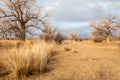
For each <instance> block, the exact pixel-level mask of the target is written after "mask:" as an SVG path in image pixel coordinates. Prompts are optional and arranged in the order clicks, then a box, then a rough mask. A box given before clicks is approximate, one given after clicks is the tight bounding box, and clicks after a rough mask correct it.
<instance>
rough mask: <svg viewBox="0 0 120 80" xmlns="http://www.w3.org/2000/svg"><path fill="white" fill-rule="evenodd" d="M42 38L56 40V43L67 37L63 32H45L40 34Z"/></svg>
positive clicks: (49, 40)
mask: <svg viewBox="0 0 120 80" xmlns="http://www.w3.org/2000/svg"><path fill="white" fill-rule="evenodd" d="M40 38H41V39H42V40H45V41H46V42H51V41H54V42H56V43H59V44H61V43H62V41H63V40H64V39H65V37H64V36H63V34H62V33H61V32H56V33H44V34H42V35H41V36H40Z"/></svg>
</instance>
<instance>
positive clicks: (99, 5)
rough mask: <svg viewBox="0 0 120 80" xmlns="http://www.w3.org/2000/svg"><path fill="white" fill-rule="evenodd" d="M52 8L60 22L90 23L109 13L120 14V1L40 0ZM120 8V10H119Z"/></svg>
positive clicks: (54, 17)
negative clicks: (89, 21)
mask: <svg viewBox="0 0 120 80" xmlns="http://www.w3.org/2000/svg"><path fill="white" fill-rule="evenodd" d="M40 1H41V3H43V4H44V5H45V6H46V7H48V8H49V7H51V8H50V9H52V11H53V19H54V20H58V21H71V22H72V21H88V20H91V19H94V18H99V17H101V16H103V15H105V14H107V13H120V11H119V10H118V8H119V7H120V0H40ZM117 7H118V8H117Z"/></svg>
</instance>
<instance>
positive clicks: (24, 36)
mask: <svg viewBox="0 0 120 80" xmlns="http://www.w3.org/2000/svg"><path fill="white" fill-rule="evenodd" d="M21 28H22V29H21V34H20V39H21V41H25V38H26V32H25V26H23V27H21Z"/></svg>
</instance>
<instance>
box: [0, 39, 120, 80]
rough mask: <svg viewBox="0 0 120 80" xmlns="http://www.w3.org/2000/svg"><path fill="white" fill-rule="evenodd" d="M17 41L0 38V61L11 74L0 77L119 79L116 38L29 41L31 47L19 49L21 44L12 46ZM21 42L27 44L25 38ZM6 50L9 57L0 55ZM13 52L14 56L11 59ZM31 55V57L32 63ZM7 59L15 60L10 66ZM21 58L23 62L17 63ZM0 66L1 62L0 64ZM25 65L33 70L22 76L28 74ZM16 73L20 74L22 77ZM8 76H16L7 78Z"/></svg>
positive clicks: (4, 79)
mask: <svg viewBox="0 0 120 80" xmlns="http://www.w3.org/2000/svg"><path fill="white" fill-rule="evenodd" d="M17 42H18V41H12V43H11V41H7V42H5V41H0V57H1V58H0V59H1V60H2V61H1V60H0V62H1V63H4V65H6V66H8V65H9V67H7V68H8V69H9V70H10V71H12V74H9V75H6V74H4V75H0V79H1V80H120V42H119V41H114V42H111V43H105V42H103V43H94V42H92V41H83V42H79V41H72V40H67V41H64V42H63V43H62V44H61V45H58V44H54V43H45V42H39V43H42V44H41V45H38V44H39V43H37V44H34V46H33V44H32V50H31V48H29V49H28V48H27V49H26V48H24V49H23V48H22V49H23V50H21V48H20V50H19V48H17V49H15V48H14V46H15V45H16V44H17ZM25 45H28V46H29V41H28V42H27V44H25ZM25 45H24V46H25ZM35 45H37V46H35ZM45 45H46V46H45ZM8 48H9V49H8ZM36 48H37V49H36ZM9 50H10V51H9ZM12 50H13V52H12ZM16 50H17V52H16ZM21 51H22V52H21ZM26 51H27V52H26ZM31 52H34V53H35V54H32V53H31ZM13 53H14V54H13ZM16 53H19V54H16ZM22 53H23V54H22ZM43 53H44V54H43ZM49 53H51V55H49V57H48V54H49ZM8 54H9V56H10V57H9V56H8V57H9V58H5V59H4V56H5V55H8ZM31 54H32V56H33V55H34V56H35V55H36V57H31ZM41 54H42V56H43V55H45V54H47V57H46V56H43V57H44V58H41V56H40V55H41ZM18 55H19V56H18ZM28 55H29V56H28ZM16 56H17V58H16V59H14V57H16ZM20 56H21V57H20ZM26 56H27V57H26ZM26 58H27V59H26ZM31 58H33V59H32V63H31ZM9 59H10V60H11V59H12V60H13V61H12V62H14V63H15V64H12V66H11V65H10V63H11V62H10V61H9ZM16 60H17V61H16ZM23 60H24V62H25V63H22V64H20V63H21V62H22V61H23ZM46 60H47V62H46ZM8 62H9V63H8ZM5 63H6V64H5ZM27 64H29V65H34V66H32V67H31V66H30V67H29V65H28V66H26V65H27ZM40 64H41V65H40ZM13 65H14V66H13ZM36 65H37V66H36ZM0 66H2V65H1V64H0ZM21 66H23V67H24V68H23V67H22V69H23V71H22V72H20V73H21V74H20V73H19V74H16V73H18V72H17V71H18V69H20V68H21ZM41 66H42V68H43V67H44V66H45V69H42V68H40V67H41ZM0 68H1V67H0ZM31 68H32V69H31ZM11 69H12V70H11ZM26 69H27V70H26ZM29 69H30V70H32V71H31V72H33V73H34V74H32V75H29V76H26V74H29V72H28V71H29ZM34 69H37V70H34ZM0 70H2V69H0ZM20 70H21V69H20ZM41 70H44V71H42V72H41V73H40V74H37V72H35V71H41ZM25 72H26V73H25ZM27 72H28V73H27ZM19 75H22V78H21V76H19ZM11 76H12V77H13V76H15V77H17V78H14V79H13V78H10V77H11Z"/></svg>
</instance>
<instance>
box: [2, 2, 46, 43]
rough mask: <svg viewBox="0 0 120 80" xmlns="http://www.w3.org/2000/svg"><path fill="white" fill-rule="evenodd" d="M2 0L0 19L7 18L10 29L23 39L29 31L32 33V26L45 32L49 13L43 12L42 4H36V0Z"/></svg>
mask: <svg viewBox="0 0 120 80" xmlns="http://www.w3.org/2000/svg"><path fill="white" fill-rule="evenodd" d="M0 2H1V4H2V6H0V21H1V20H4V19H5V20H7V21H8V22H9V27H10V28H9V29H12V30H13V31H14V32H16V33H17V36H19V37H20V39H21V40H22V41H25V38H26V34H27V33H28V34H32V32H31V30H30V28H36V29H40V30H41V31H42V32H45V27H46V25H48V21H47V20H48V15H47V14H45V13H43V11H42V7H41V6H40V7H39V6H36V0H5V1H3V0H2V1H0ZM8 22H6V24H8Z"/></svg>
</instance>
